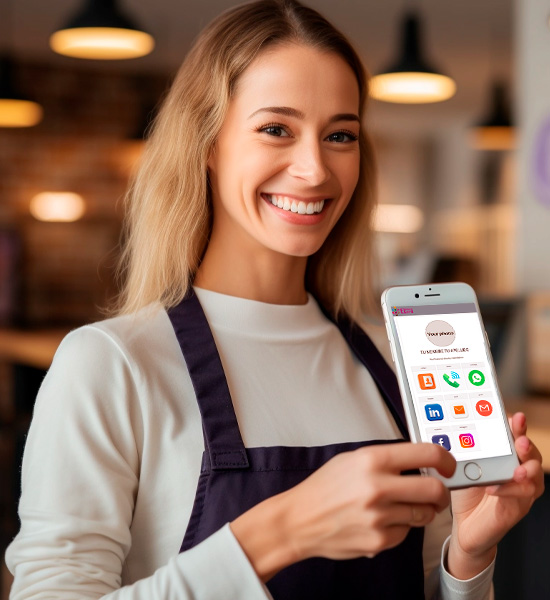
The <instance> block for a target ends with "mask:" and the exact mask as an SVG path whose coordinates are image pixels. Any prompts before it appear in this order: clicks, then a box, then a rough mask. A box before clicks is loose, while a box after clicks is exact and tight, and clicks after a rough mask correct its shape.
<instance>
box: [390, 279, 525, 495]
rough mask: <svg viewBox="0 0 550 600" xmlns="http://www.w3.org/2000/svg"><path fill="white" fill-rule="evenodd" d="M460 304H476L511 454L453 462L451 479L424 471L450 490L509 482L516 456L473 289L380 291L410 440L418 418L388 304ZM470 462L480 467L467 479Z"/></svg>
mask: <svg viewBox="0 0 550 600" xmlns="http://www.w3.org/2000/svg"><path fill="white" fill-rule="evenodd" d="M415 295H418V297H416V296H415ZM463 303H473V304H475V306H476V311H477V316H478V320H479V325H480V327H481V330H482V333H483V338H484V347H485V354H486V357H487V364H488V366H489V369H490V371H491V374H492V376H493V380H494V382H495V392H496V397H497V399H498V402H499V403H500V406H501V409H502V415H503V425H504V428H505V430H506V434H507V436H508V441H509V443H510V448H511V450H512V453H511V454H507V455H504V456H495V457H490V458H483V459H475V460H469V459H466V460H461V461H457V468H456V471H455V474H454V475H453V476H452V477H451V478H445V477H442V476H440V475H439V474H438V473H437V472H436V471H434V470H433V469H427V472H428V473H429V474H430V475H435V476H436V477H438V478H439V479H441V480H442V481H443V482H444V483H445V485H446V486H447V487H448V488H450V489H458V488H462V487H471V486H475V485H477V486H479V485H492V484H497V483H503V482H505V481H509V480H510V479H511V478H512V475H513V472H514V469H515V468H516V467H517V466H518V465H519V460H518V458H517V454H516V451H515V447H514V439H513V436H512V432H511V430H510V427H509V424H508V419H507V418H506V410H505V406H504V402H503V401H502V394H501V392H500V389H499V386H498V380H497V377H496V370H495V366H494V362H493V358H492V355H491V351H490V347H489V342H488V339H487V334H486V332H485V328H484V326H483V319H482V317H481V312H480V309H479V303H478V301H477V296H476V293H475V291H474V290H473V288H472V287H471V286H469V285H468V284H466V283H460V282H452V283H429V284H423V285H407V286H395V287H391V288H388V289H386V290H384V292H383V294H382V311H383V313H384V321H385V323H386V330H387V333H388V339H389V341H390V349H391V353H392V357H393V360H394V363H395V366H396V371H397V379H398V383H399V389H400V391H401V396H402V400H403V405H404V408H405V415H406V418H407V425H408V428H409V433H410V435H411V440H412V441H414V442H421V441H422V438H421V435H420V428H419V425H418V418H417V416H416V412H415V408H414V403H413V397H412V392H411V390H410V387H409V384H408V378H407V374H406V369H405V363H404V360H403V354H402V352H401V348H400V345H399V337H398V335H397V328H396V326H395V320H394V317H393V314H392V312H391V310H390V308H389V307H391V306H412V307H414V306H426V305H431V304H433V305H438V304H463ZM470 462H474V463H476V464H478V465H479V466H480V468H481V470H482V475H481V477H480V479H478V480H477V481H472V480H471V479H469V478H468V477H466V475H465V473H464V467H465V465H466V464H468V463H470Z"/></svg>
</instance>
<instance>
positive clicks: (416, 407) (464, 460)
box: [382, 283, 519, 489]
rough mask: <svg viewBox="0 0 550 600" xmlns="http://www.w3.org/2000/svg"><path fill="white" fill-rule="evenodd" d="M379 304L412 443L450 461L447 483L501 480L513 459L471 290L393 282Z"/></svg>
mask: <svg viewBox="0 0 550 600" xmlns="http://www.w3.org/2000/svg"><path fill="white" fill-rule="evenodd" d="M382 310H383V312H384V320H385V321H386V329H387V332H388V338H389V341H390V347H391V352H392V357H393V360H394V362H395V366H396V371H397V378H398V381H399V389H400V390H401V396H402V399H403V405H404V408H405V414H406V416H407V424H408V427H409V432H410V436H411V439H412V441H413V442H432V443H434V444H439V445H440V446H443V447H444V448H445V449H447V450H448V451H449V452H451V453H452V454H453V456H454V457H455V458H456V460H457V463H458V464H457V468H456V471H455V474H454V475H453V476H452V477H451V478H445V477H442V476H441V475H439V474H438V473H437V472H435V470H433V469H427V472H428V473H429V474H430V475H434V476H436V477H438V478H439V479H441V480H442V481H443V482H444V483H445V485H446V486H447V487H448V488H450V489H456V488H463V487H470V486H472V485H490V484H496V483H503V482H505V481H509V480H510V479H511V478H512V475H513V472H514V469H515V468H516V467H517V466H518V464H519V461H518V458H517V454H516V451H515V448H514V440H513V437H512V433H511V431H510V427H509V425H508V419H507V417H506V412H505V410H504V404H503V402H502V398H501V395H500V392H499V389H498V385H497V380H496V376H495V368H494V365H493V360H492V358H491V352H490V350H489V340H488V338H487V334H486V332H485V329H484V327H483V323H482V320H481V314H480V311H479V305H478V302H477V298H476V295H475V292H474V290H473V289H472V288H471V287H470V286H469V285H467V284H465V283H437V284H426V285H408V286H399V287H392V288H389V289H387V290H385V291H384V293H383V294H382Z"/></svg>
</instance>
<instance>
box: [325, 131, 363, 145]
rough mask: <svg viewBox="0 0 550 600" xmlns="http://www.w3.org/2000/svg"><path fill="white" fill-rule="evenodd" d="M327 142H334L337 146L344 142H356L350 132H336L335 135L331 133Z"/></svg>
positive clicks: (354, 136) (355, 137)
mask: <svg viewBox="0 0 550 600" xmlns="http://www.w3.org/2000/svg"><path fill="white" fill-rule="evenodd" d="M327 140H328V141H329V142H336V143H338V144H342V143H346V142H355V141H357V136H356V135H355V134H354V133H351V131H336V132H335V133H331V134H330V135H329V136H328V137H327Z"/></svg>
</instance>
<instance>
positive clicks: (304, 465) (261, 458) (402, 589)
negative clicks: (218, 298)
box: [168, 291, 424, 600]
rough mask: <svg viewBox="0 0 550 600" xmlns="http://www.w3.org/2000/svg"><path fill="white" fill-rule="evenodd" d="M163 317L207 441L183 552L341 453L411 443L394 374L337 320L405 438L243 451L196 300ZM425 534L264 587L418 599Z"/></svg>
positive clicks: (364, 339)
mask: <svg viewBox="0 0 550 600" xmlns="http://www.w3.org/2000/svg"><path fill="white" fill-rule="evenodd" d="M168 316H169V318H170V321H171V323H172V326H173V328H174V331H175V334H176V336H177V339H178V342H179V344H180V348H181V351H182V354H183V357H184V359H185V363H186V365H187V368H188V370H189V375H190V377H191V381H192V383H193V388H194V390H195V394H196V396H197V402H198V405H199V410H200V413H201V417H202V425H203V432H204V439H205V451H204V454H203V458H202V465H201V472H200V477H199V482H198V486H197V492H196V495H195V501H194V504H193V510H192V513H191V517H190V519H189V524H188V526H187V530H186V532H185V536H184V539H183V542H182V545H181V549H180V552H184V551H186V550H189V549H190V548H192V547H193V546H196V545H197V544H199V543H200V542H202V541H203V540H204V539H206V538H207V537H209V536H210V535H212V534H213V533H214V532H216V531H217V530H218V529H220V528H221V527H223V526H224V525H225V524H226V523H228V522H230V521H233V520H234V519H236V518H237V517H238V516H239V515H241V514H242V513H244V512H246V511H247V510H248V509H249V508H252V507H253V506H254V505H256V504H258V503H259V502H262V501H263V500H265V499H267V498H269V497H271V496H274V495H275V494H279V493H281V492H284V491H286V490H288V489H290V488H291V487H294V486H295V485H297V484H298V483H300V482H302V481H303V480H304V479H305V478H306V477H308V476H309V475H311V474H312V473H313V472H314V471H316V470H317V469H318V468H319V467H321V466H322V465H323V464H325V463H326V462H327V461H328V460H330V459H331V458H332V457H334V456H336V455H337V454H339V453H340V452H347V451H350V450H355V449H357V448H361V447H364V446H370V445H374V444H388V443H399V442H402V441H405V440H408V433H407V428H406V425H405V416H404V412H403V406H402V404H401V398H400V395H399V389H398V386H397V381H396V379H395V376H394V373H393V372H392V370H391V369H390V367H389V366H388V365H387V363H386V362H385V360H384V359H383V357H382V356H381V354H380V353H379V352H378V350H377V349H376V347H375V346H374V344H373V343H372V341H371V340H370V338H369V337H368V336H367V335H366V333H365V332H363V331H362V330H361V329H360V328H359V327H357V326H355V325H354V324H353V323H351V322H350V321H348V320H342V321H339V322H337V323H336V325H337V326H338V327H339V329H340V331H341V332H342V335H343V336H344V338H345V339H346V340H347V342H348V344H349V345H350V347H351V349H352V350H353V352H354V353H355V355H356V356H357V358H358V359H359V360H360V361H361V362H362V363H363V364H364V365H365V367H366V368H367V369H368V370H369V372H370V373H371V375H372V377H373V379H374V381H375V383H376V385H377V386H378V389H379V391H380V393H381V395H382V397H383V399H384V402H385V403H386V405H387V406H388V408H389V410H390V412H391V414H392V415H393V417H394V419H395V421H396V423H397V425H398V427H399V430H400V431H401V433H402V435H403V439H398V440H368V441H365V442H350V443H341V444H330V445H327V446H316V447H295V446H270V447H266V448H245V447H244V444H243V441H242V437H241V433H240V431H239V426H238V423H237V418H236V415H235V411H234V408H233V402H232V400H231V396H230V394H229V388H228V385H227V381H226V378H225V374H224V371H223V367H222V364H221V360H220V357H219V354H218V351H217V348H216V344H215V342H214V338H213V336H212V333H211V331H210V327H209V325H208V321H207V319H206V316H205V314H204V311H203V309H202V307H201V305H200V302H199V300H198V298H197V296H196V295H195V293H194V292H193V291H191V292H190V294H188V296H187V297H186V298H185V299H184V300H183V301H182V302H181V303H180V304H179V305H178V306H176V307H174V308H173V309H171V310H170V311H168ZM327 317H328V318H330V316H329V315H327ZM423 534H424V530H423V528H411V530H410V532H409V534H408V535H407V537H406V538H405V540H404V541H403V542H402V543H401V544H399V546H397V547H395V548H392V549H390V550H385V551H384V552H381V553H380V554H378V555H377V556H376V557H374V558H356V559H352V560H332V559H326V558H309V559H307V560H304V561H301V562H299V563H296V564H293V565H291V566H289V567H287V568H285V569H283V570H282V571H280V572H279V573H277V575H275V576H274V577H273V578H272V579H270V580H269V581H268V582H267V584H266V585H267V588H268V589H269V591H270V593H271V594H272V595H273V598H274V599H275V600H329V599H330V600H334V599H335V598H342V599H345V600H360V599H361V600H365V599H367V598H368V599H376V600H379V599H386V598H387V599H395V600H402V599H403V598H407V599H408V600H417V599H423V598H424V571H423V561H422V545H423Z"/></svg>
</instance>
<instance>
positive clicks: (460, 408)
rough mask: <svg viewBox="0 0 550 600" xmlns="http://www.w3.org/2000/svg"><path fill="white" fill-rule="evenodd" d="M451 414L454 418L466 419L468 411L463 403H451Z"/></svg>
mask: <svg viewBox="0 0 550 600" xmlns="http://www.w3.org/2000/svg"><path fill="white" fill-rule="evenodd" d="M452 408H453V411H452V415H453V417H454V418H455V419H466V418H467V417H468V411H467V410H466V406H465V405H464V404H453V405H452Z"/></svg>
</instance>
